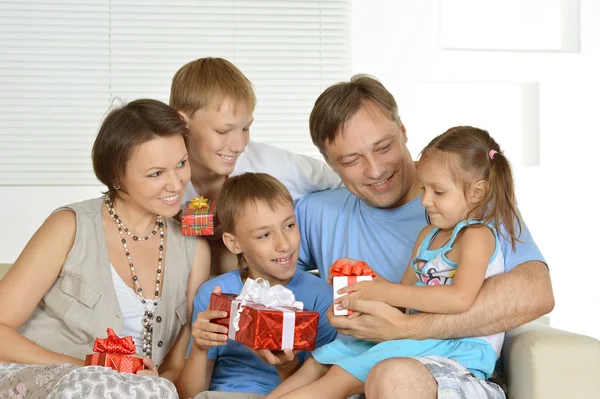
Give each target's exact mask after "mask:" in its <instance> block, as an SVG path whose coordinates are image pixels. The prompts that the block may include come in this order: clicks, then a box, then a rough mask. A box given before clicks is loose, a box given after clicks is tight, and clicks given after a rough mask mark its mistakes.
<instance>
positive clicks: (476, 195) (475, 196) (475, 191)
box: [469, 180, 490, 204]
mask: <svg viewBox="0 0 600 399" xmlns="http://www.w3.org/2000/svg"><path fill="white" fill-rule="evenodd" d="M489 189H490V184H489V183H488V182H487V181H485V180H479V181H477V182H475V183H474V184H472V185H471V187H470V188H469V199H470V200H471V202H472V203H473V204H478V203H480V202H481V201H483V200H484V198H485V196H486V195H487V193H488V190H489Z"/></svg>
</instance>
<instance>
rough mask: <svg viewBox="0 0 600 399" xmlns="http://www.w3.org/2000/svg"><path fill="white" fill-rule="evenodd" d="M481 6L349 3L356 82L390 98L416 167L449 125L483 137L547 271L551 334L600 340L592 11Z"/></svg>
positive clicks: (556, 5)
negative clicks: (373, 83)
mask: <svg viewBox="0 0 600 399" xmlns="http://www.w3.org/2000/svg"><path fill="white" fill-rule="evenodd" d="M481 4H483V3H482V2H480V1H479V0H447V1H446V0H440V1H434V0H427V1H412V0H370V1H368V2H367V1H362V0H355V1H354V2H353V7H354V9H353V25H352V32H353V33H352V34H353V40H352V43H353V49H352V51H353V72H354V73H369V74H371V75H374V76H376V77H377V78H379V79H380V80H381V81H382V82H383V83H384V85H386V87H387V88H388V89H390V91H392V93H393V94H394V95H395V96H396V99H397V101H398V105H399V110H400V115H401V117H402V119H403V121H404V122H405V124H406V126H407V128H408V135H409V145H410V148H411V151H412V153H413V156H415V157H416V156H417V154H418V152H419V151H420V150H421V149H422V148H423V146H424V145H425V144H426V143H427V142H428V141H429V140H430V139H431V138H433V137H434V136H435V135H437V134H440V133H442V132H443V131H444V130H445V129H446V128H448V127H451V126H453V125H457V124H470V125H476V126H479V127H483V128H486V129H488V130H489V131H490V133H491V134H492V135H493V136H494V137H495V138H496V139H497V140H498V141H499V142H500V144H501V146H503V147H504V148H505V149H506V152H507V154H508V156H509V157H510V159H511V161H512V162H513V166H514V169H515V174H516V180H517V194H518V198H519V205H520V208H521V210H522V212H523V214H524V217H525V219H526V221H527V224H528V226H529V228H530V230H531V231H532V234H533V235H534V238H535V240H536V242H537V244H538V246H539V247H540V248H541V250H542V251H543V253H544V256H545V257H546V260H547V261H548V264H549V266H550V270H551V276H552V282H553V285H554V292H555V297H556V307H555V310H554V311H553V312H552V313H551V315H550V316H551V317H550V321H551V323H552V325H554V326H556V327H559V328H563V329H567V330H570V331H575V332H580V333H584V334H588V335H592V336H594V337H596V338H600V325H599V322H598V321H597V317H596V315H598V310H597V307H596V306H595V304H597V303H599V302H600V290H598V288H597V285H598V283H597V281H596V278H595V277H596V275H597V269H598V268H599V267H600V261H598V260H597V256H596V255H595V253H594V252H595V251H594V248H596V245H597V244H596V241H597V238H596V237H597V234H595V233H596V229H597V227H598V226H599V225H600V212H598V207H599V205H598V204H600V202H599V200H598V197H596V196H595V195H594V194H593V193H595V192H596V191H597V187H596V185H597V184H598V183H597V182H598V181H600V178H599V177H598V172H600V167H599V166H598V165H599V164H598V160H599V158H600V156H599V155H598V154H599V145H600V140H599V139H598V128H597V126H598V122H597V115H598V112H599V111H600V108H599V106H598V104H599V102H598V97H597V93H598V92H600V77H599V74H598V71H600V25H598V23H597V21H598V20H600V2H598V1H596V0H581V1H577V0H518V1H517V0H510V1H502V2H500V1H497V2H485V4H486V5H487V6H486V7H483V6H481ZM493 7H502V8H497V9H494V8H493ZM519 13H521V15H524V16H519ZM540 32H542V33H543V34H540Z"/></svg>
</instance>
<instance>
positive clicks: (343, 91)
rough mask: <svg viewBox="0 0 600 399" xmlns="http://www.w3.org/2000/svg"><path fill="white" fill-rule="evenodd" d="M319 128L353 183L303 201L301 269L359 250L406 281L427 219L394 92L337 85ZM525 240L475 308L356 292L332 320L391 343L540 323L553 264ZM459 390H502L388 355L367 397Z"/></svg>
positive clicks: (322, 104)
mask: <svg viewBox="0 0 600 399" xmlns="http://www.w3.org/2000/svg"><path fill="white" fill-rule="evenodd" d="M310 132H311V137H312V140H313V143H314V144H315V145H316V146H317V147H318V148H319V149H320V151H321V153H322V154H323V157H324V158H325V161H326V162H327V163H328V164H329V165H330V166H331V167H332V168H333V170H334V171H335V172H336V173H338V174H339V175H340V177H341V178H342V181H343V183H344V184H345V186H346V188H341V189H337V190H330V191H325V192H320V193H315V194H310V195H308V196H306V197H304V198H302V199H301V200H300V201H299V202H298V204H297V206H296V215H297V218H298V224H299V227H300V231H301V233H302V248H301V253H300V259H299V266H300V267H303V268H305V269H313V268H318V269H319V271H320V273H321V275H322V276H323V277H325V278H326V277H327V272H328V269H329V266H330V265H331V264H332V263H333V262H334V261H335V260H336V259H338V258H342V257H350V258H354V259H360V260H363V261H365V262H367V263H368V264H370V265H372V266H373V267H374V268H375V270H376V271H377V273H378V274H379V275H380V276H382V277H384V278H386V279H388V280H390V281H394V282H399V281H400V279H401V277H402V275H403V273H404V270H405V268H406V265H407V264H408V262H409V260H410V257H411V253H412V248H413V245H414V242H415V240H416V238H417V235H418V233H419V232H420V231H421V229H422V228H423V227H425V225H426V223H427V221H426V214H425V210H424V208H423V206H422V205H421V204H420V201H419V193H420V184H419V183H418V181H417V179H416V166H415V163H414V162H413V160H412V157H411V155H410V153H409V151H408V148H407V147H406V142H407V134H406V128H405V127H404V125H403V124H402V122H401V120H400V118H399V116H398V109H397V105H396V102H395V100H394V98H393V96H392V95H391V94H390V93H389V92H388V91H387V90H386V89H385V87H383V85H382V84H381V83H379V82H378V81H377V80H375V79H373V78H371V77H368V76H361V75H358V76H355V77H353V78H352V79H351V81H350V82H347V83H339V84H336V85H334V86H331V87H330V88H328V89H327V90H325V92H323V94H321V96H320V97H319V98H318V99H317V101H316V103H315V106H314V109H313V111H312V113H311V116H310ZM520 240H521V241H522V242H521V243H519V244H518V245H517V248H516V250H515V251H513V250H512V248H511V247H510V244H509V243H508V242H506V241H505V240H503V244H502V246H503V248H502V249H503V252H504V253H505V254H506V255H505V271H506V273H504V274H501V275H499V276H496V277H493V278H490V279H488V280H486V282H485V283H484V285H483V287H482V289H481V292H480V293H479V295H478V298H477V300H476V302H475V304H474V305H473V306H472V308H471V309H470V310H468V311H467V312H464V313H461V314H454V315H439V314H426V313H421V314H417V315H410V316H407V315H404V314H403V313H401V312H400V311H399V310H398V309H395V308H393V307H391V306H389V305H387V304H385V303H381V302H369V301H361V300H360V299H349V300H345V301H344V302H343V303H342V305H343V306H345V307H347V308H349V309H353V310H355V311H357V312H358V313H360V315H359V316H355V315H352V316H350V317H334V316H333V315H332V313H331V310H330V312H329V315H328V316H329V321H330V323H331V324H332V325H333V326H335V327H336V328H338V331H340V332H342V333H344V334H348V335H351V336H354V337H356V338H361V339H365V340H370V341H384V340H390V339H406V338H412V339H426V338H435V339H447V338H459V337H467V336H485V335H490V334H493V333H497V332H500V331H506V330H509V329H511V328H514V327H516V326H518V325H521V324H523V323H525V322H527V321H530V320H533V319H535V318H537V317H539V316H541V315H542V314H545V313H547V312H549V311H551V310H552V308H553V306H554V298H553V295H552V288H551V284H550V277H549V273H548V269H547V267H546V265H545V264H544V263H543V257H542V255H541V253H540V252H539V250H538V249H537V247H536V246H535V244H534V243H533V240H532V238H531V236H530V234H529V231H528V230H527V229H526V228H524V229H523V231H522V232H521V236H520ZM353 316H354V317H353ZM457 390H459V391H462V394H463V395H465V396H470V397H472V396H474V395H488V397H502V395H503V394H502V393H501V392H500V390H499V388H498V387H497V386H496V385H493V384H487V383H486V382H484V381H481V380H477V379H476V378H474V377H473V376H471V375H470V374H469V373H468V372H466V370H465V369H464V368H462V367H461V366H460V365H457V364H454V363H453V362H450V361H448V362H441V363H440V362H437V361H432V360H431V359H427V358H418V359H416V358H414V359H413V358H396V359H390V360H387V361H385V362H382V363H380V364H379V365H378V366H376V367H375V368H374V369H373V370H372V372H371V374H370V375H369V378H368V380H367V384H366V393H367V396H369V395H371V397H375V398H397V397H410V398H435V397H440V398H442V397H444V395H447V393H448V392H451V391H452V392H456V391H457Z"/></svg>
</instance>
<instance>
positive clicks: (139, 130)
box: [92, 99, 188, 198]
mask: <svg viewBox="0 0 600 399" xmlns="http://www.w3.org/2000/svg"><path fill="white" fill-rule="evenodd" d="M187 132H188V129H187V127H186V123H185V121H184V120H183V118H182V117H181V116H180V115H179V114H178V113H177V111H175V110H174V109H173V108H171V107H169V106H168V105H167V104H165V103H162V102H160V101H157V100H150V99H141V100H135V101H132V102H130V103H129V104H126V105H124V106H121V107H119V108H116V109H113V110H112V111H110V113H109V114H108V115H107V116H106V118H105V119H104V122H102V126H100V130H99V131H98V135H97V136H96V140H95V141H94V146H93V147H92V164H93V166H94V173H95V174H96V177H97V178H98V180H100V182H102V183H103V184H104V185H106V186H107V187H108V194H109V197H111V198H115V197H118V195H119V194H118V190H117V189H115V188H114V186H115V185H119V184H120V182H121V179H122V177H123V175H124V174H125V167H126V166H127V162H128V161H129V159H130V157H131V152H132V151H133V149H134V148H135V147H136V146H138V145H140V144H143V143H145V142H147V141H150V140H153V139H155V138H157V137H170V136H174V135H182V136H185V135H186V134H187Z"/></svg>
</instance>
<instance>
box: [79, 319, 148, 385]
mask: <svg viewBox="0 0 600 399" xmlns="http://www.w3.org/2000/svg"><path fill="white" fill-rule="evenodd" d="M106 333H107V334H108V338H96V342H95V343H94V349H93V350H94V352H96V353H92V354H90V355H87V356H86V357H85V365H86V366H104V367H110V368H112V369H113V370H116V371H120V372H121V373H133V374H135V373H137V371H138V370H143V369H144V361H143V360H142V359H141V358H139V357H135V356H131V355H135V343H134V342H133V338H131V336H127V337H123V338H119V336H118V335H117V334H115V332H114V331H113V329H112V328H108V329H106Z"/></svg>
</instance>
